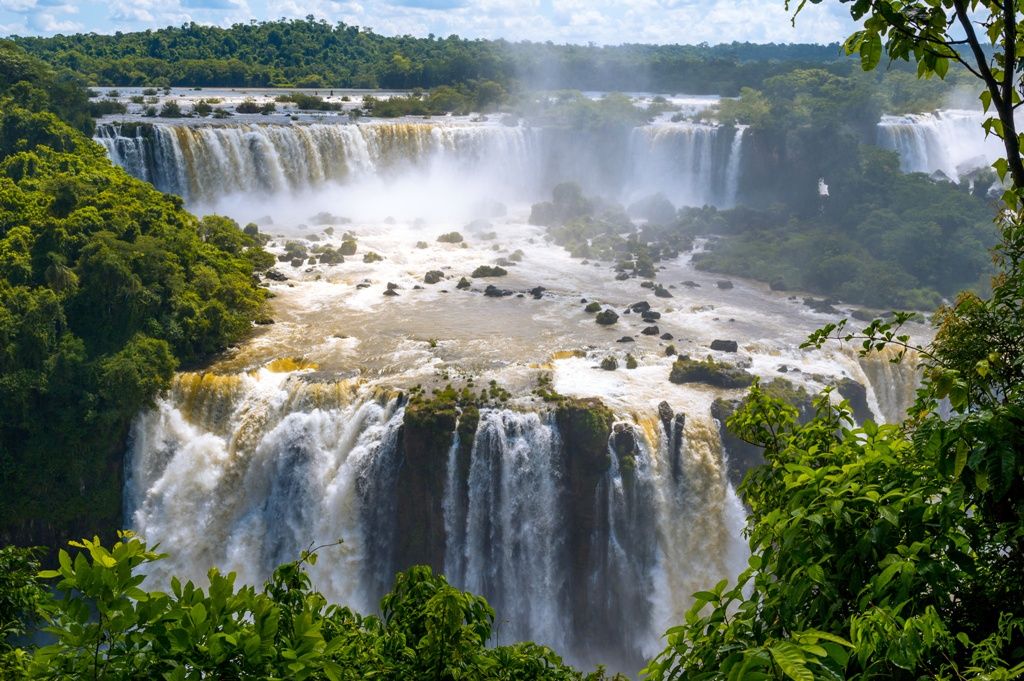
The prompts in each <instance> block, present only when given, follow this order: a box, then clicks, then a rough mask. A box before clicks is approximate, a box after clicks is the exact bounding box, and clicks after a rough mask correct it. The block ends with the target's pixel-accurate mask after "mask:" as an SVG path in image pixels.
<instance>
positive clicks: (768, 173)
mask: <svg viewBox="0 0 1024 681" xmlns="http://www.w3.org/2000/svg"><path fill="white" fill-rule="evenodd" d="M904 92H905V93H906V94H909V91H907V90H905V91H904ZM890 97H891V95H888V94H887V92H886V91H884V90H879V89H878V88H876V87H874V86H873V83H872V82H871V81H870V80H867V79H865V78H864V77H863V76H860V75H851V76H845V77H844V76H837V75H834V74H831V73H828V72H826V71H823V70H820V69H813V70H795V71H792V72H790V73H787V74H785V75H782V76H776V77H773V78H770V79H768V80H767V81H765V83H764V86H763V88H762V89H761V90H753V89H745V90H744V91H743V93H742V96H741V97H740V98H739V99H736V100H724V101H723V102H722V106H721V111H720V112H719V114H718V115H719V116H720V118H721V119H722V120H723V122H725V123H738V124H744V125H747V126H749V128H748V130H747V133H746V136H745V138H744V140H745V145H746V146H745V149H746V150H747V153H749V154H751V155H752V156H753V160H752V161H751V162H750V163H749V164H748V165H747V168H748V170H747V174H746V176H745V177H744V187H743V197H744V198H743V200H742V204H744V206H743V207H741V208H737V209H735V210H729V211H720V212H716V211H709V210H706V209H705V210H684V211H683V213H682V216H681V225H682V226H683V228H684V229H686V230H688V231H690V232H692V233H694V234H707V233H712V234H720V235H723V236H725V237H727V238H724V239H722V240H720V241H719V242H718V243H717V244H716V246H715V248H714V249H713V250H712V251H710V252H709V253H707V254H705V255H704V256H702V258H701V260H700V266H701V267H703V268H706V269H709V270H712V271H716V272H726V273H730V274H737V275H739V274H745V275H747V276H753V277H754V278H756V279H760V280H762V281H765V282H768V283H771V284H772V285H773V287H775V288H778V289H780V290H792V289H797V290H805V291H811V292H815V293H819V294H824V295H827V296H833V297H836V298H839V299H842V300H845V301H848V302H855V303H860V304H863V305H868V306H875V307H882V308H885V307H889V308H892V307H901V308H911V309H917V310H930V309H933V308H935V307H936V306H937V305H939V304H940V302H941V301H942V300H943V299H947V300H950V299H952V298H953V297H954V296H955V295H956V293H957V292H958V291H961V290H964V289H974V290H984V289H985V288H986V287H987V278H988V265H989V257H988V249H989V248H991V247H992V246H993V245H994V244H995V239H996V234H995V233H994V231H993V230H992V226H991V215H992V212H993V209H994V206H995V202H994V201H993V200H991V199H990V198H988V195H987V192H988V191H989V189H990V188H991V187H992V186H993V185H994V183H995V182H996V175H995V172H994V171H993V170H991V169H988V168H986V169H982V170H979V171H976V173H975V175H974V176H972V177H968V178H963V179H962V181H961V182H960V184H953V183H951V182H948V181H939V182H936V181H935V180H934V179H932V178H929V177H927V176H925V175H924V174H920V173H918V174H906V173H903V172H901V171H900V167H899V158H898V157H897V155H896V154H895V153H893V152H890V151H885V150H882V149H879V148H878V147H877V146H875V144H876V136H877V131H876V127H875V124H876V123H877V121H878V117H879V114H880V113H881V112H882V111H884V110H885V107H886V106H887V104H889V103H890V102H891V99H890ZM912 98H913V97H912ZM818 178H823V179H824V180H825V181H826V182H827V183H828V187H829V196H827V197H822V196H819V193H818Z"/></svg>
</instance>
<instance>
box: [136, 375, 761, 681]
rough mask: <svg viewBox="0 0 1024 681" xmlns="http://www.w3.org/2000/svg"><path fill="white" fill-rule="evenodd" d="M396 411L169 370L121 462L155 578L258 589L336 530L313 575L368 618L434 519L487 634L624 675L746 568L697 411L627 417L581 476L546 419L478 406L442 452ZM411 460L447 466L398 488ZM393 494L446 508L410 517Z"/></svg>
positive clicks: (244, 379)
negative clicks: (167, 386) (602, 456)
mask: <svg viewBox="0 0 1024 681" xmlns="http://www.w3.org/2000/svg"><path fill="white" fill-rule="evenodd" d="M404 419H405V407H404V400H403V399H402V398H401V397H400V396H398V395H395V394H388V393H383V392H377V393H371V394H364V392H363V391H360V390H359V389H357V388H354V387H353V386H352V385H350V384H348V383H346V382H344V381H333V380H330V379H327V378H324V377H323V376H322V375H321V374H318V373H316V372H312V371H302V370H300V371H293V372H291V373H274V372H272V371H268V370H265V369H264V370H259V371H256V372H252V373H249V374H241V375H235V376H217V375H212V374H194V373H185V374H180V375H179V376H177V377H176V378H175V381H174V385H173V388H172V390H171V391H170V393H169V394H168V395H167V396H166V397H164V398H162V399H161V400H159V401H158V403H157V404H156V406H155V407H154V408H152V409H150V410H148V411H146V412H144V413H142V414H140V415H139V417H138V418H137V419H136V422H135V423H134V426H133V431H132V438H131V445H130V453H129V457H128V461H127V464H126V467H127V476H126V487H125V502H126V503H125V506H126V513H127V517H128V519H129V524H130V525H131V526H132V527H133V529H135V530H136V531H138V532H139V533H140V534H141V535H142V536H144V537H146V539H148V540H149V541H150V542H154V543H155V542H160V543H161V544H162V546H163V548H164V549H165V550H166V551H168V552H169V553H170V557H169V558H168V559H167V560H165V561H160V562H158V563H156V564H155V565H154V566H153V567H152V568H151V573H150V578H151V580H152V583H153V586H155V587H160V586H162V585H163V584H164V582H165V581H166V580H167V579H168V578H169V576H170V575H172V574H173V575H178V576H180V577H184V578H189V579H194V580H199V581H202V579H203V576H204V575H205V573H206V571H207V569H208V568H209V567H211V566H217V567H219V568H220V569H221V570H225V571H227V570H231V571H235V572H236V573H238V576H239V579H240V581H243V582H246V583H259V582H261V581H262V580H264V579H266V578H267V577H268V576H269V574H270V572H271V570H272V569H273V568H274V567H275V566H276V565H277V564H279V563H281V562H284V561H288V560H293V559H294V558H295V557H296V556H297V555H298V554H299V552H300V551H301V550H302V549H304V548H306V547H307V546H309V544H310V543H316V544H321V543H330V542H333V541H335V540H337V539H342V540H343V544H341V545H340V546H338V547H332V548H330V549H327V550H326V551H325V554H324V556H322V560H320V561H318V562H317V564H316V565H315V566H312V567H311V568H310V573H311V577H312V578H313V580H314V583H315V585H316V586H317V588H319V589H321V590H322V591H323V593H324V594H325V595H326V596H327V597H328V598H330V599H332V600H334V601H336V602H340V603H343V604H346V605H350V606H352V607H355V608H357V609H359V610H361V611H363V612H373V611H374V610H375V609H376V605H377V603H378V600H379V598H380V597H381V596H382V595H383V594H384V593H385V592H386V591H387V590H388V589H389V588H390V586H391V581H392V579H393V576H394V573H395V571H396V570H399V569H404V568H405V567H406V566H407V565H406V564H407V563H408V562H409V557H408V556H407V555H402V553H401V551H402V548H401V547H402V546H403V536H402V533H403V532H414V533H415V532H419V530H418V529H417V528H424V527H430V526H433V525H432V523H433V521H432V520H431V519H430V518H429V516H431V515H432V514H434V513H436V514H437V515H438V516H439V517H438V520H439V521H440V522H441V526H442V527H443V535H442V541H443V545H441V546H438V547H437V550H438V551H439V555H438V560H437V561H436V564H437V565H438V568H439V569H442V568H443V571H444V572H445V574H446V575H447V576H448V578H449V580H450V581H451V582H452V583H453V584H455V585H457V586H458V587H460V588H464V589H469V590H472V591H474V592H476V593H480V594H482V595H483V596H485V597H486V598H487V599H488V601H489V602H490V603H491V604H492V605H493V606H494V608H495V610H496V611H497V613H498V620H497V621H496V623H495V634H496V639H497V641H498V642H500V643H508V642H513V641H519V640H525V639H529V640H534V641H538V642H541V643H544V644H546V645H550V646H552V647H554V648H555V649H557V650H559V651H563V652H564V654H565V655H566V657H567V659H569V660H572V661H573V662H575V663H577V664H581V665H587V666H592V665H593V664H596V663H598V662H604V663H608V664H609V665H611V666H612V667H613V668H617V669H622V670H626V671H631V672H632V671H636V669H638V668H639V666H640V665H641V664H642V662H643V660H644V659H646V657H647V656H649V655H650V654H651V653H653V652H654V651H655V650H657V649H658V648H659V647H660V646H661V642H660V634H661V632H663V631H664V630H665V628H666V627H668V626H669V625H671V624H673V623H677V622H679V621H681V618H682V616H683V613H684V612H685V610H686V608H687V607H688V606H689V604H690V602H691V598H690V594H692V593H693V592H694V591H697V590H699V589H701V588H707V587H708V586H709V585H713V584H714V583H716V582H717V581H718V580H720V579H723V578H727V577H734V576H735V574H736V573H737V572H738V571H739V569H740V568H741V567H742V565H743V562H744V560H745V554H744V542H743V540H742V538H741V532H740V529H741V527H742V523H743V512H742V509H741V508H740V506H739V504H738V502H736V501H735V495H734V494H732V491H731V488H730V486H729V484H728V481H727V478H726V475H725V466H724V462H723V459H722V452H721V446H720V444H719V442H718V436H717V431H715V429H714V426H713V425H712V424H711V422H710V420H708V419H705V420H701V419H699V418H693V419H688V420H687V423H686V427H685V430H686V432H685V434H683V433H681V432H680V433H675V432H672V430H671V429H670V430H669V431H668V432H666V430H665V427H663V426H662V425H661V424H660V423H656V422H655V420H654V419H653V418H650V419H646V418H639V417H632V416H629V417H626V418H625V419H624V420H622V421H620V422H619V423H618V424H617V425H616V427H615V432H614V434H613V435H612V437H611V438H610V440H609V444H608V447H607V452H606V456H607V463H608V465H607V468H606V469H605V470H594V469H593V468H592V463H593V462H592V461H591V462H590V463H588V464H586V466H584V468H582V469H581V468H580V466H579V465H578V464H575V465H574V463H573V462H574V460H577V461H578V460H579V459H578V457H580V456H583V454H582V453H581V452H578V451H576V449H575V447H577V446H578V444H574V443H573V441H568V440H566V436H565V435H564V434H563V433H562V432H561V431H560V426H559V420H558V418H557V417H556V413H554V412H551V411H549V410H545V409H542V410H540V411H517V410H513V409H496V408H493V409H481V410H480V413H479V421H478V423H477V425H476V429H475V432H473V433H472V434H471V435H470V434H468V433H469V432H471V431H467V434H465V435H460V434H459V432H460V430H461V428H460V427H459V426H458V425H456V428H455V429H454V431H453V432H452V433H451V434H450V435H448V436H447V439H445V434H444V433H439V434H438V435H441V443H442V447H441V449H440V450H439V451H437V452H436V453H435V454H429V453H428V450H425V449H424V448H423V445H422V440H420V439H416V440H415V441H414V442H410V441H409V440H410V439H412V436H411V435H403V433H404V432H407V430H406V429H407V428H408V426H407V425H405V423H404ZM705 421H707V422H706V423H705ZM678 423H679V427H680V428H682V425H681V424H682V421H681V420H680V421H678ZM449 425H450V423H448V424H447V425H445V426H444V427H445V428H447V427H449ZM430 432H433V431H422V430H421V431H419V433H420V434H421V435H424V434H427V435H429V433H430ZM435 439H436V438H435ZM410 448H413V449H410ZM414 450H415V451H416V452H417V456H421V457H423V456H429V457H435V456H436V458H427V459H425V460H424V459H421V460H420V461H419V462H418V464H417V465H420V464H422V465H425V466H428V467H431V468H434V469H435V470H436V469H437V467H440V471H439V475H438V476H437V477H436V479H428V478H427V477H422V476H421V475H420V473H419V472H417V473H415V475H414V476H413V477H412V478H411V479H410V477H409V473H408V470H409V469H408V466H410V465H412V464H411V460H410V459H408V457H409V456H412V454H410V452H412V451H414ZM415 470H417V471H420V470H421V469H418V468H417V469H415ZM403 471H405V472H404V473H403ZM581 471H582V472H581ZM403 476H404V477H403ZM574 476H575V477H574ZM410 484H411V485H412V487H409V485H410ZM435 486H436V489H424V488H425V487H435ZM402 494H405V495H407V496H408V497H411V498H415V499H430V498H436V499H438V500H439V501H440V503H439V504H438V505H437V508H436V509H432V508H429V507H416V508H410V507H409V506H408V505H405V506H403V505H402V504H404V503H406V501H405V500H403V499H399V498H398V497H399V495H402ZM417 503H419V502H417ZM428 506H429V504H428ZM403 508H404V509H405V510H404V511H403V510H401V509H403ZM400 513H404V514H406V515H407V516H411V517H412V520H411V521H410V519H409V518H404V519H401V518H399V514H400ZM403 523H404V524H403ZM427 559H428V560H430V556H427Z"/></svg>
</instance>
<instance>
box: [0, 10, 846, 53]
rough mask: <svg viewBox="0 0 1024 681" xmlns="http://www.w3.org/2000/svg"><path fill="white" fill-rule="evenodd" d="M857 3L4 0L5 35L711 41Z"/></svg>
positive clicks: (798, 32) (782, 36)
mask: <svg viewBox="0 0 1024 681" xmlns="http://www.w3.org/2000/svg"><path fill="white" fill-rule="evenodd" d="M848 7H849V5H846V4H842V3H840V2H838V0H829V1H827V2H824V3H822V4H820V5H811V4H808V5H807V8H806V9H805V10H804V12H803V13H802V14H801V15H800V17H799V18H798V20H797V22H796V27H795V28H794V27H793V26H792V25H791V24H790V14H789V13H787V12H786V10H785V9H784V2H783V0H361V1H359V0H353V1H341V0H276V1H275V0H106V1H104V2H83V1H80V0H0V36H2V35H15V34H16V35H53V34H55V33H79V32H96V33H113V32H114V31H125V32H128V31H139V30H144V29H147V28H162V27H165V26H170V25H175V26H178V25H181V24H182V23H186V22H190V21H195V22H196V23H201V24H216V25H221V26H228V25H231V24H233V23H237V22H247V21H249V20H251V19H256V20H270V19H278V18H281V17H287V18H301V17H305V16H306V15H309V14H312V15H314V16H315V17H317V18H318V19H325V20H327V21H329V22H331V23H334V22H337V21H343V22H345V23H346V24H350V25H356V26H362V27H365V28H371V29H373V30H374V31H376V32H378V33H382V34H384V35H400V34H410V35H415V36H426V35H428V34H430V33H433V34H434V35H437V36H448V35H451V34H453V33H455V34H458V35H460V36H462V37H466V38H505V39H508V40H535V41H547V40H550V41H553V42H556V43H566V42H568V43H589V42H593V43H597V44H599V45H617V44H620V43H627V42H635V43H687V44H694V43H701V42H707V43H710V44H716V43H723V42H725V43H727V42H732V41H734V40H736V41H750V42H758V43H764V42H814V43H828V42H834V41H839V40H842V39H843V38H845V37H846V36H847V35H849V34H850V33H851V32H852V31H853V30H854V29H853V23H852V21H851V20H850V17H849V14H848Z"/></svg>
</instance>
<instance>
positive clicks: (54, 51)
mask: <svg viewBox="0 0 1024 681" xmlns="http://www.w3.org/2000/svg"><path fill="white" fill-rule="evenodd" d="M17 42H18V44H19V45H21V46H22V47H24V48H25V49H26V50H28V51H29V52H30V53H32V54H33V55H35V56H37V57H40V58H41V59H43V60H45V61H47V62H49V63H51V64H54V65H57V66H61V67H65V68H67V69H70V70H72V71H75V72H77V73H80V74H82V75H83V76H84V77H85V78H86V79H87V80H88V81H89V82H90V83H92V84H98V85H151V86H162V85H180V86H231V87H246V86H248V87H253V86H275V87H310V88H328V87H358V88H378V87H381V88H402V89H408V88H415V87H420V88H432V87H436V86H438V85H451V86H456V85H459V84H464V83H468V82H470V81H472V80H480V81H484V80H491V81H496V82H498V83H500V84H501V85H502V86H503V87H506V88H507V87H508V86H509V85H510V84H511V83H512V82H513V81H516V82H520V83H522V84H524V85H525V86H527V87H539V88H545V89H553V88H577V89H581V90H623V91H636V90H638V89H646V90H653V91H665V92H707V93H714V92H720V93H722V94H735V93H736V92H738V90H739V88H740V87H741V86H744V85H756V84H758V83H760V82H761V81H762V80H764V79H765V78H767V77H769V76H771V75H775V74H778V73H782V72H784V71H787V70H789V69H791V68H793V65H794V64H797V65H803V66H811V65H822V64H828V65H829V68H833V69H836V70H837V71H842V72H848V71H849V69H850V65H849V63H847V62H844V61H843V60H841V59H839V57H840V55H841V50H840V46H839V45H836V44H833V45H775V44H772V45H754V44H749V43H733V44H730V45H717V46H713V47H711V46H708V45H665V46H655V45H622V46H618V47H596V46H585V45H554V44H552V43H531V42H522V43H509V42H507V41H504V40H494V41H490V40H466V39H463V38H459V37H458V36H456V35H452V36H448V37H446V38H441V37H435V36H433V35H431V36H429V37H427V38H415V37H412V36H408V35H405V36H394V37H388V36H382V35H378V34H376V33H373V32H372V31H371V30H370V29H361V28H359V27H357V26H348V25H346V24H344V23H340V22H339V23H337V24H329V23H327V22H326V21H322V20H316V19H314V18H313V17H312V16H309V17H307V18H306V19H305V20H281V21H268V22H251V23H247V24H235V25H234V26H231V27H230V28H220V27H216V26H200V25H199V24H195V23H190V24H184V25H182V26H179V27H168V28H165V29H160V30H156V31H152V30H147V31H141V32H137V33H122V32H120V31H118V32H116V33H114V34H113V35H100V34H95V33H92V34H78V35H57V36H54V37H51V38H36V37H23V38H17Z"/></svg>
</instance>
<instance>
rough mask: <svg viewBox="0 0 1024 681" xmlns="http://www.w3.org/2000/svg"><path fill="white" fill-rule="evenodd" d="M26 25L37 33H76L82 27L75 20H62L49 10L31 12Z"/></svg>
mask: <svg viewBox="0 0 1024 681" xmlns="http://www.w3.org/2000/svg"><path fill="white" fill-rule="evenodd" d="M28 25H29V27H31V28H33V29H35V30H36V31H38V32H39V33H76V32H78V31H81V30H82V29H83V26H82V24H80V23H78V22H77V21H64V20H62V19H59V18H58V17H57V16H55V15H54V14H52V13H50V12H38V13H35V14H32V15H31V16H30V17H29V20H28Z"/></svg>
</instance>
